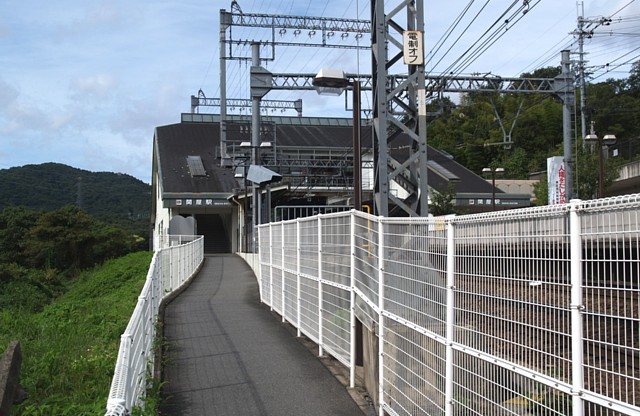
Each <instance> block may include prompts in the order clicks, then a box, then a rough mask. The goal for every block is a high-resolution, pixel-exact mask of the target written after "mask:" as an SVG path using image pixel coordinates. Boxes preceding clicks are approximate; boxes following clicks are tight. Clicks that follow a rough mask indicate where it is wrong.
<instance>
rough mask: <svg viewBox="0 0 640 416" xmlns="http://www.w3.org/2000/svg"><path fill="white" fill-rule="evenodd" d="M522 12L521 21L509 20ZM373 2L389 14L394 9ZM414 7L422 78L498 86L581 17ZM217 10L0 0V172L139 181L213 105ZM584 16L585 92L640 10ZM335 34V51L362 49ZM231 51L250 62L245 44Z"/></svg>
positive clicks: (266, 5) (347, 60) (302, 60)
mask: <svg viewBox="0 0 640 416" xmlns="http://www.w3.org/2000/svg"><path fill="white" fill-rule="evenodd" d="M527 2H528V4H529V10H528V12H527V13H522V9H520V11H518V13H517V14H512V12H513V11H514V10H519V8H520V6H521V5H522V4H523V3H527ZM386 3H387V6H386V9H387V10H390V9H391V7H393V6H394V5H395V4H397V3H398V1H387V2H386ZM238 4H239V6H240V7H241V9H242V11H243V12H244V13H265V14H278V15H295V16H302V15H306V16H313V17H336V18H350V19H354V18H359V19H369V15H368V14H369V2H368V1H364V0H351V1H348V0H340V1H338V0H329V1H326V2H319V1H313V0H297V1H296V0H240V1H239V2H238ZM442 4H445V5H444V6H443V5H442ZM510 7H511V9H510ZM425 8H426V16H425V18H426V27H425V32H426V33H425V37H426V41H425V50H426V53H427V59H428V62H429V63H428V65H427V69H428V71H430V72H431V73H433V74H438V73H442V72H445V73H448V72H451V71H453V72H455V73H460V74H471V73H482V74H485V73H492V74H496V75H502V76H518V75H520V74H521V73H523V72H531V71H533V70H535V69H536V68H539V67H544V66H557V65H559V64H560V62H559V61H560V50H562V49H565V48H569V49H571V50H575V49H576V43H575V38H574V37H573V36H572V35H571V34H570V32H572V31H574V30H576V27H577V24H576V20H577V15H578V11H579V10H581V9H582V8H581V7H578V5H577V4H576V1H575V0H517V1H513V0H449V1H447V2H442V1H440V0H425ZM220 9H226V10H231V2H230V1H224V2H222V1H211V0H208V1H205V0H179V1H178V0H155V1H143V0H127V1H122V0H109V1H106V0H104V1H94V0H83V1H79V0H58V1H55V2H43V1H40V0H38V1H36V0H23V1H21V2H15V1H9V0H0V10H2V13H0V169H7V168H10V167H13V166H22V165H26V164H39V163H44V162H59V163H64V164H67V165H70V166H73V167H77V168H80V169H86V170H90V171H109V172H122V173H127V174H130V175H132V176H135V177H137V178H139V179H141V180H143V181H145V182H150V176H151V150H152V139H153V131H154V128H155V127H156V126H160V125H166V124H173V123H177V122H179V121H180V114H181V113H183V112H189V111H190V100H189V97H190V96H191V95H194V94H197V92H198V90H202V91H203V92H204V93H205V95H206V96H207V97H218V96H219V94H220V87H219V84H220V80H219V68H220V63H219V59H218V58H219V42H218V40H219V13H220ZM465 10H467V11H466V13H463V11H465ZM509 10H510V11H509ZM505 12H506V13H505ZM584 16H585V17H586V18H589V19H594V20H595V19H598V18H600V17H603V16H604V17H608V16H613V21H612V23H611V25H609V26H600V27H598V28H597V29H596V32H595V35H594V36H593V37H592V38H591V39H588V40H587V41H586V43H585V51H586V52H588V55H587V59H588V60H589V62H588V64H587V65H588V66H589V67H590V68H591V69H592V71H593V75H592V78H593V79H594V82H598V81H604V80H605V79H607V78H610V77H616V78H618V77H626V76H627V75H628V71H629V68H630V65H629V63H630V62H633V61H636V60H638V59H639V57H640V52H639V51H638V46H637V45H638V44H640V43H639V42H638V36H639V35H640V0H637V1H636V0H585V1H584ZM506 20H508V23H506V24H504V23H505V21H506ZM456 22H458V23H457V24H456ZM501 26H502V28H501V29H499V30H497V31H496V28H497V27H501ZM494 31H495V32H494ZM491 33H495V36H496V37H495V38H493V40H492V41H491V42H490V43H491V45H490V47H488V48H487V49H486V50H484V48H483V50H482V53H478V55H477V56H472V58H471V59H463V60H460V59H459V58H460V57H467V58H469V56H470V53H471V51H474V50H478V49H477V48H478V46H479V45H478V44H477V43H476V40H478V39H482V38H483V34H491ZM268 36H269V34H268V33H265V32H264V31H259V30H257V29H241V28H238V29H237V30H235V29H234V32H233V38H234V39H237V40H267V39H268ZM277 36H278V39H280V40H287V39H289V40H291V39H294V40H296V41H300V40H302V39H307V40H308V41H309V42H315V41H317V35H316V36H315V37H314V36H312V35H311V36H310V34H309V33H306V32H301V33H297V34H295V33H293V32H291V31H289V32H287V33H278V34H277ZM338 37H339V39H340V42H343V43H344V44H345V45H361V44H366V42H367V41H368V39H369V38H368V36H367V35H365V36H363V37H362V38H360V39H356V38H355V37H353V36H350V37H342V36H341V35H340V34H337V35H336V37H335V38H336V39H338ZM231 52H232V53H233V55H234V56H237V57H242V56H250V50H249V48H248V47H245V46H234V47H233V49H232V50H231ZM465 52H466V54H465ZM271 53H272V51H271V50H270V49H268V48H264V49H263V51H261V54H263V56H269V57H271V56H272V55H270V54H271ZM273 58H274V59H272V60H269V61H266V62H264V64H263V66H265V67H266V68H267V69H269V70H270V71H272V72H279V73H285V72H287V73H316V72H317V71H318V70H319V69H320V68H323V67H333V68H342V69H344V70H345V71H346V72H361V73H367V72H370V61H369V56H368V52H366V51H361V52H356V50H354V49H329V48H323V49H317V48H300V47H277V48H276V50H275V56H273ZM606 64H609V65H608V66H606ZM227 68H228V69H227V72H228V76H227V80H228V81H227V83H228V86H227V96H228V97H229V98H247V97H248V64H247V62H246V61H243V60H234V61H229V63H228V65H227ZM265 98H268V99H281V100H295V99H298V98H302V99H303V112H304V114H305V115H328V114H331V115H337V116H345V117H348V116H349V114H348V113H345V111H344V103H340V104H338V105H336V104H335V103H334V102H331V101H330V100H327V99H326V98H324V97H319V96H317V95H316V94H315V93H303V92H299V91H289V92H283V93H279V94H276V93H270V94H269V95H267V96H266V97H265ZM342 100H343V101H344V99H342ZM364 105H366V104H364ZM217 111H218V109H217V108H203V109H201V112H217ZM233 111H235V112H240V111H246V110H244V109H242V110H241V109H234V110H233ZM278 113H279V112H278ZM284 114H290V115H295V113H284Z"/></svg>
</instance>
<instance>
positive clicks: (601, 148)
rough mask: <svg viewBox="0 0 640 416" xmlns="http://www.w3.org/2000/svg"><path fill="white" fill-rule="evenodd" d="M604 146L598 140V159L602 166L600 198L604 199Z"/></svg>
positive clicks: (599, 180) (599, 186)
mask: <svg viewBox="0 0 640 416" xmlns="http://www.w3.org/2000/svg"><path fill="white" fill-rule="evenodd" d="M602 153H604V146H603V143H602V140H601V139H600V138H598V159H600V160H599V164H600V171H599V172H598V198H604V160H603V159H604V157H603V156H602Z"/></svg>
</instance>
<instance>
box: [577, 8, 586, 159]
mask: <svg viewBox="0 0 640 416" xmlns="http://www.w3.org/2000/svg"><path fill="white" fill-rule="evenodd" d="M576 6H577V4H576ZM581 7H582V11H581V12H579V13H580V15H579V16H578V57H579V59H580V61H579V64H578V69H579V71H580V123H581V126H580V127H581V131H582V136H580V137H583V138H584V137H585V136H586V135H587V120H586V112H587V82H586V80H585V73H584V65H585V60H584V2H581ZM582 148H583V149H584V148H585V143H584V141H583V142H582Z"/></svg>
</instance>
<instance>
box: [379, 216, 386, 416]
mask: <svg viewBox="0 0 640 416" xmlns="http://www.w3.org/2000/svg"><path fill="white" fill-rule="evenodd" d="M383 312H384V217H379V218H378V403H379V404H380V408H379V409H378V411H379V415H380V416H385V412H384V314H383Z"/></svg>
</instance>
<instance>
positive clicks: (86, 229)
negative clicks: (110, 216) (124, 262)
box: [25, 206, 133, 274]
mask: <svg viewBox="0 0 640 416" xmlns="http://www.w3.org/2000/svg"><path fill="white" fill-rule="evenodd" d="M28 236H29V239H28V240H27V242H26V244H25V254H26V255H28V257H29V259H30V264H31V266H32V267H36V268H44V269H47V268H51V269H56V270H60V271H65V272H69V273H70V274H75V273H76V272H77V271H79V270H81V269H84V268H88V267H92V266H94V265H96V264H100V263H102V262H103V261H105V260H107V259H109V258H114V257H117V256H121V255H124V254H126V253H128V252H129V251H130V250H131V247H132V244H133V238H132V236H131V235H129V234H127V233H126V232H124V231H123V230H121V229H118V228H116V227H114V226H111V225H107V224H105V223H102V222H100V221H97V220H95V219H94V218H93V217H91V216H90V215H89V214H87V213H86V212H85V211H82V210H81V209H79V208H77V207H74V206H66V207H63V208H61V209H59V210H56V211H51V212H48V213H46V214H44V215H42V216H41V217H40V218H39V219H38V221H37V222H36V223H35V225H34V226H33V227H32V228H31V229H30V230H29V232H28Z"/></svg>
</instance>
